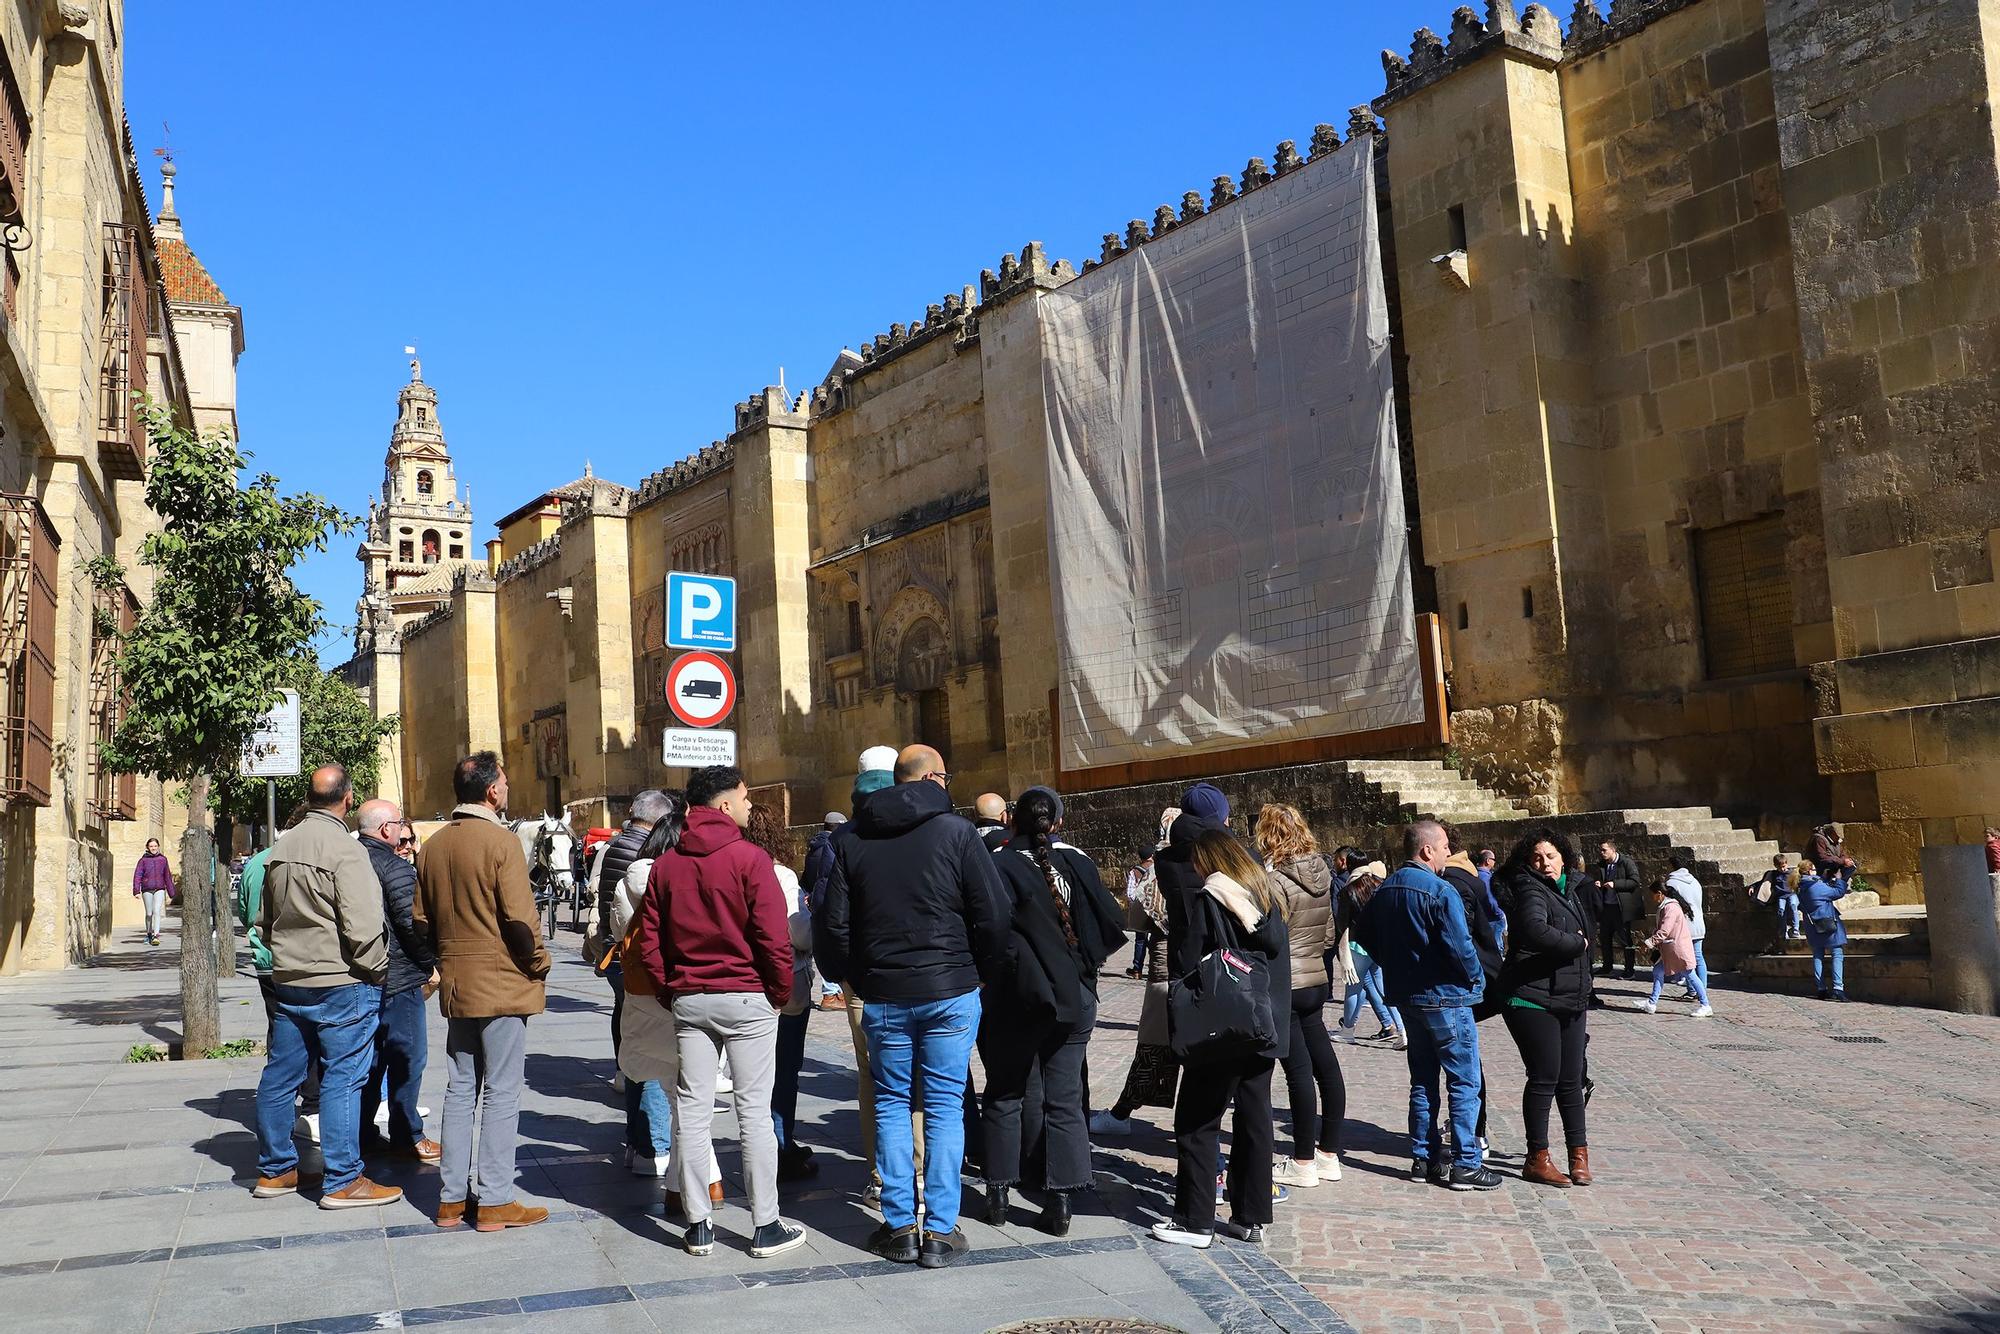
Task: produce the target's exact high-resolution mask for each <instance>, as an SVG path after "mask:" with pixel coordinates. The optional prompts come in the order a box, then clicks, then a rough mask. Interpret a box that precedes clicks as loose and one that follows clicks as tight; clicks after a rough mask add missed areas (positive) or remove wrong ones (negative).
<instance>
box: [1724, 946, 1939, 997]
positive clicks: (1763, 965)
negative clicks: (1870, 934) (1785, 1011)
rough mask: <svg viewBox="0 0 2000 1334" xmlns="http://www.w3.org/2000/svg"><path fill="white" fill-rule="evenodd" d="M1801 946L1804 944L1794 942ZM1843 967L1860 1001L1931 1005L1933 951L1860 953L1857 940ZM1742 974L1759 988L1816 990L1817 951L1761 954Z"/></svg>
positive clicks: (1792, 991) (1806, 992)
mask: <svg viewBox="0 0 2000 1334" xmlns="http://www.w3.org/2000/svg"><path fill="white" fill-rule="evenodd" d="M1792 943H1794V944H1797V943H1798V942H1796V941H1795V942H1792ZM1843 953H1844V954H1845V955H1846V959H1845V963H1844V966H1843V968H1842V970H1841V972H1842V976H1843V979H1844V980H1845V982H1846V983H1847V994H1848V995H1849V996H1850V997H1852V998H1854V999H1855V1000H1864V1001H1876V1002H1879V1003H1882V1004H1886V1005H1929V1004H1931V960H1930V954H1929V953H1928V951H1920V952H1917V953H1909V954H1863V953H1857V952H1856V949H1855V947H1854V945H1853V943H1852V942H1850V943H1849V946H1848V948H1847V949H1846V950H1845V951H1843ZM1737 976H1738V977H1739V978H1740V979H1741V980H1742V981H1743V982H1744V983H1746V984H1748V985H1749V986H1750V987H1751V988H1752V989H1753V990H1757V991H1777V992H1783V993H1785V994H1787V995H1794V996H1810V995H1812V994H1813V980H1812V954H1811V952H1810V951H1808V952H1806V953H1803V954H1790V953H1787V954H1759V955H1757V956H1756V957H1754V958H1751V959H1746V960H1744V962H1743V967H1742V968H1741V969H1740V970H1739V971H1738V973H1737Z"/></svg>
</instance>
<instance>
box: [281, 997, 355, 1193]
mask: <svg viewBox="0 0 2000 1334" xmlns="http://www.w3.org/2000/svg"><path fill="white" fill-rule="evenodd" d="M271 1000H272V1002H273V1008H272V1012H271V1047H270V1051H269V1052H268V1053H267V1054H266V1055H265V1057H264V1075H263V1078H261V1079H259V1080H258V1081H257V1174H258V1175H259V1176H266V1177H278V1176H283V1175H284V1174H285V1173H287V1172H291V1171H295V1170H297V1168H298V1165H299V1151H298V1149H297V1147H296V1146H295V1145H293V1143H292V1124H293V1122H294V1121H295V1120H296V1119H297V1112H296V1110H295V1109H294V1107H293V1100H294V1099H296V1098H297V1097H298V1093H299V1089H300V1088H301V1087H302V1086H303V1085H304V1084H305V1082H306V1070H307V1068H308V1067H310V1066H313V1065H317V1066H319V1068H320V1072H321V1073H320V1086H319V1149H320V1156H321V1157H322V1158H324V1159H325V1160H326V1190H327V1192H328V1193H329V1194H331V1193H332V1192H334V1191H337V1190H345V1189H346V1188H347V1187H349V1186H351V1185H353V1184H354V1181H355V1178H357V1177H359V1176H360V1175H361V1086H362V1084H364V1083H365V1082H367V1079H368V1072H369V1067H370V1065H371V1064H372V1061H373V1057H374V1055H375V1028H376V1025H377V1024H379V1023H380V1022H381V1018H382V988H380V987H378V986H373V985H371V984H369V983H367V982H350V983H347V984H346V985H344V986H338V987H285V986H278V985H277V984H275V983H273V984H272V987H271Z"/></svg>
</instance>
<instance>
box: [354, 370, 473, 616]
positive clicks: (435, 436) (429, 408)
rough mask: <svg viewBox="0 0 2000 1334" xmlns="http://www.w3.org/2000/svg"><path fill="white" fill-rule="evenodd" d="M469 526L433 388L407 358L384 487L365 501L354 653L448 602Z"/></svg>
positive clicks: (465, 557) (464, 561) (467, 545)
mask: <svg viewBox="0 0 2000 1334" xmlns="http://www.w3.org/2000/svg"><path fill="white" fill-rule="evenodd" d="M472 531H473V530H472V507H471V505H470V504H469V503H467V502H466V501H464V500H461V499H460V498H459V491H458V478H457V476H456V474H455V473H454V472H453V471H452V464H451V451H450V450H449V449H447V448H446V446H445V440H444V427H443V424H442V423H440V422H439V421H438V396H437V390H435V389H433V388H431V387H430V386H429V385H427V384H425V383H424V376H423V363H422V362H420V361H417V360H414V359H412V360H411V362H410V382H409V383H408V384H406V385H404V386H403V389H402V392H401V393H400V394H398V395H397V396H396V424H395V426H394V427H393V428H391V430H390V432H389V453H388V456H387V457H386V458H385V459H384V460H383V466H382V491H381V494H380V495H379V496H378V497H376V498H375V499H373V500H371V501H370V502H369V504H368V535H367V538H366V540H364V541H363V542H362V544H361V549H360V551H359V552H358V553H357V554H358V555H359V556H360V558H361V563H362V565H363V566H364V567H365V569H366V571H367V573H366V575H365V577H364V579H363V582H362V591H361V602H360V605H359V606H358V607H357V608H356V612H357V615H356V618H355V619H356V626H355V650H356V652H358V653H365V652H367V651H368V650H369V648H370V647H372V645H373V643H374V641H375V640H376V639H377V638H379V637H380V636H382V635H384V634H393V633H395V632H396V631H398V630H400V629H401V628H402V627H403V626H404V625H406V624H408V623H409V622H411V621H413V620H415V619H416V618H417V617H419V616H422V615H424V614H426V613H427V612H431V611H434V610H436V609H437V608H438V607H441V606H443V605H444V604H445V603H446V602H448V601H449V600H450V598H451V585H452V580H453V577H454V576H455V575H456V574H457V573H458V572H459V571H460V570H461V569H463V568H464V567H465V566H467V565H468V564H470V563H472V562H471V559H470V553H471V552H472V549H473V548H472Z"/></svg>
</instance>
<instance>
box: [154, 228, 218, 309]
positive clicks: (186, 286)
mask: <svg viewBox="0 0 2000 1334" xmlns="http://www.w3.org/2000/svg"><path fill="white" fill-rule="evenodd" d="M158 249H159V256H160V277H161V278H162V279H163V280H164V281H165V283H166V286H167V300H169V301H179V302H182V303H184V304H187V305H191V306H226V305H228V304H229V298H228V297H226V296H224V295H223V294H222V289H221V288H220V287H217V286H216V285H215V279H213V278H211V277H209V276H208V270H207V269H205V268H203V267H202V266H201V261H200V260H198V259H196V258H195V256H194V251H192V250H190V249H188V247H187V242H185V241H182V240H180V239H179V238H178V237H171V236H168V237H162V238H160V240H159V242H158Z"/></svg>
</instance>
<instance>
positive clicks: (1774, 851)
mask: <svg viewBox="0 0 2000 1334" xmlns="http://www.w3.org/2000/svg"><path fill="white" fill-rule="evenodd" d="M1616 814H1617V815H1618V816H1620V817H1621V818H1622V819H1623V820H1624V821H1625V822H1626V823H1627V824H1628V825H1632V826H1636V827H1637V829H1638V830H1639V831H1640V832H1641V833H1642V834H1644V835H1646V836H1647V838H1648V839H1649V840H1650V839H1664V840H1665V849H1664V850H1669V851H1674V852H1680V853H1683V854H1686V855H1690V856H1692V857H1693V858H1694V860H1695V868H1694V873H1695V878H1696V879H1698V880H1700V881H1701V882H1702V884H1703V885H1704V886H1708V885H1710V884H1712V883H1713V882H1715V881H1718V880H1719V881H1723V882H1725V883H1726V882H1727V880H1728V878H1729V877H1731V876H1733V877H1735V879H1736V883H1735V884H1734V885H1732V886H1730V887H1731V888H1732V889H1734V890H1741V889H1742V887H1743V886H1744V885H1751V884H1755V883H1756V882H1757V881H1758V880H1759V879H1761V878H1762V877H1763V875H1764V872H1766V871H1768V870H1770V869H1771V859H1772V858H1773V857H1775V856H1777V855H1778V845H1777V844H1776V843H1773V842H1772V841H1771V840H1769V839H1762V838H1758V837H1757V835H1756V834H1754V833H1752V832H1751V831H1750V830H1748V829H1739V828H1737V827H1736V826H1735V825H1733V824H1731V823H1729V821H1727V820H1725V819H1723V818H1721V817H1720V816H1718V815H1716V814H1715V813H1714V812H1713V811H1711V810H1709V809H1708V807H1706V806H1658V807H1647V808H1642V809H1636V810H1623V811H1618V812H1616ZM1628 837H1629V835H1628ZM1621 846H1622V845H1621ZM1661 870H1662V873H1664V870H1665V868H1664V867H1662V868H1661Z"/></svg>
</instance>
